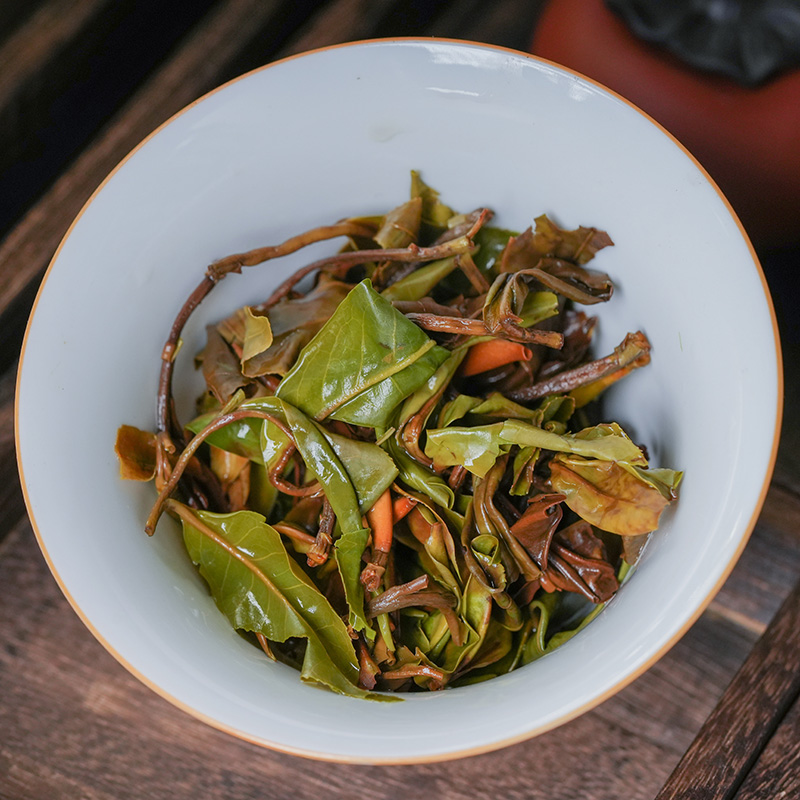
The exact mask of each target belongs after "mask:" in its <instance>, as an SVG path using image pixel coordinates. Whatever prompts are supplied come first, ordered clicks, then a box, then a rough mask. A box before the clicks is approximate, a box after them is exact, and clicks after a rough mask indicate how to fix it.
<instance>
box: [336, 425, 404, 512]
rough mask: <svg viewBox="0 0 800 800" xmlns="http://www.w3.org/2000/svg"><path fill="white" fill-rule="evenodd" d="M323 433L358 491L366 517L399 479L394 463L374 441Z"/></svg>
mask: <svg viewBox="0 0 800 800" xmlns="http://www.w3.org/2000/svg"><path fill="white" fill-rule="evenodd" d="M321 430H322V429H321ZM322 433H323V435H324V436H325V438H326V439H327V440H328V442H329V443H330V445H331V447H332V448H333V452H334V453H336V456H337V458H338V459H339V460H340V461H341V462H342V465H343V466H344V468H345V470H347V475H348V477H349V478H350V480H351V481H352V483H353V488H354V489H355V491H356V497H357V498H358V506H359V509H360V510H361V512H362V513H363V514H366V513H367V511H369V510H370V509H371V508H372V506H374V505H375V501H376V500H377V499H378V498H379V497H380V496H381V495H382V494H383V492H384V491H385V490H386V489H388V488H389V487H390V486H391V485H392V482H393V481H394V479H395V478H396V477H397V474H398V470H397V467H396V466H395V463H394V461H392V459H391V458H390V457H389V455H388V454H387V453H386V451H385V450H384V449H383V448H381V447H379V446H378V445H376V444H374V443H373V442H364V441H362V440H360V439H350V438H348V437H347V436H339V435H338V434H336V433H331V432H330V431H327V430H322Z"/></svg>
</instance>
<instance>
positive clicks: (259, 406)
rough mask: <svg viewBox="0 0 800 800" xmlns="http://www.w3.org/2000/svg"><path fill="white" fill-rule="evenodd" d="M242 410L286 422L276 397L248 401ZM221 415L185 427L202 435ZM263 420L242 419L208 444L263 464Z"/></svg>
mask: <svg viewBox="0 0 800 800" xmlns="http://www.w3.org/2000/svg"><path fill="white" fill-rule="evenodd" d="M239 409H241V410H247V409H251V410H255V411H263V412H265V413H267V414H273V415H274V416H276V417H278V418H280V419H282V418H283V407H282V406H281V403H280V401H278V400H276V399H275V398H274V397H258V398H253V399H251V400H245V401H244V402H243V403H242V404H241V405H240V406H239ZM218 415H219V411H212V412H209V413H208V414H202V415H200V416H199V417H196V418H195V419H193V420H192V421H191V422H190V423H188V424H187V425H186V427H187V428H188V429H189V430H190V431H191V432H192V433H200V431H202V430H203V429H204V428H205V427H206V426H207V425H208V424H209V423H210V422H212V421H213V420H214V419H216V417H217V416H218ZM263 424H264V420H263V419H258V418H255V417H253V418H251V419H242V420H237V421H236V422H231V423H230V424H229V425H226V426H225V427H224V428H220V429H219V430H218V431H214V433H212V434H211V435H210V436H209V437H208V438H207V439H206V441H207V442H208V443H209V444H211V445H214V447H219V448H220V449H221V450H227V451H228V452H229V453H236V455H240V456H245V457H247V458H249V459H250V460H251V461H255V462H257V463H259V464H263V463H264V454H263V447H262V441H261V429H262V427H263Z"/></svg>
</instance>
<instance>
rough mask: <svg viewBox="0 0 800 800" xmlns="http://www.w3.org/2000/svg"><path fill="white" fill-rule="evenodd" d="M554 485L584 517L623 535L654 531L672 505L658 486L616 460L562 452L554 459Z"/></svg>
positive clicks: (552, 481) (551, 481)
mask: <svg viewBox="0 0 800 800" xmlns="http://www.w3.org/2000/svg"><path fill="white" fill-rule="evenodd" d="M550 484H551V486H552V487H553V491H556V492H561V493H562V494H563V495H565V496H566V501H565V502H566V504H567V505H568V506H569V507H570V508H571V509H572V510H573V511H574V512H575V513H576V514H578V516H580V517H581V518H582V519H585V520H586V521H587V522H589V523H591V524H592V525H595V526H597V527H598V528H601V529H602V530H605V531H610V532H611V533H617V534H620V535H621V536H636V535H639V534H642V533H649V532H650V531H654V530H655V529H656V528H657V527H658V520H659V517H660V516H661V512H662V511H663V510H664V509H665V508H666V507H667V505H668V504H669V501H668V500H667V499H666V498H665V497H664V496H663V495H662V494H661V492H659V491H658V489H657V488H655V487H654V486H653V485H651V484H650V483H647V482H646V481H644V480H642V479H640V478H639V477H638V476H636V475H635V474H633V473H631V472H630V471H628V470H626V469H625V468H624V467H623V466H622V465H620V464H618V463H616V462H614V461H596V460H593V459H584V458H580V457H579V456H562V455H558V456H556V457H555V458H553V460H552V461H551V462H550Z"/></svg>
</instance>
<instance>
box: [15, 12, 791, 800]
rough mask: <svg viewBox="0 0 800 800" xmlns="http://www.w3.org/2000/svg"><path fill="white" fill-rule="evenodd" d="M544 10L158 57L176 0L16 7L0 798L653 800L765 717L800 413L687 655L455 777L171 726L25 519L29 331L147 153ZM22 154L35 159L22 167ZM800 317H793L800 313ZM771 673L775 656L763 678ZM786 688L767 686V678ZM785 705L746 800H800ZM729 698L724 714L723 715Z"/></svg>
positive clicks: (527, 26) (316, 33)
mask: <svg viewBox="0 0 800 800" xmlns="http://www.w3.org/2000/svg"><path fill="white" fill-rule="evenodd" d="M10 5H15V4H10ZM23 5H24V4H23ZM541 5H542V3H541V2H536V1H535V0H498V1H497V2H493V3H482V2H478V0H430V1H429V2H422V0H419V2H409V1H408V0H406V2H400V1H399V0H329V1H327V2H326V1H325V0H316V1H315V0H295V1H294V2H293V1H292V0H216V1H215V0H205V2H197V3H189V2H186V3H177V5H176V11H175V14H176V15H177V17H176V19H175V20H174V21H173V23H172V27H171V28H170V29H169V30H168V31H167V30H164V31H162V32H161V33H160V34H158V35H156V33H155V32H154V33H153V37H154V39H153V42H154V44H153V47H152V49H150V48H148V47H147V46H146V42H147V38H146V37H145V38H142V37H143V36H144V34H143V30H142V29H143V28H146V27H147V25H146V24H145V21H146V20H148V19H152V20H159V19H160V18H165V17H166V16H167V15H168V14H169V12H168V11H167V10H166V9H165V5H164V4H161V3H159V2H157V0H136V2H133V0H118V1H117V2H115V3H109V2H107V0H75V2H64V0H36V1H35V2H31V3H30V4H29V6H28V7H27V8H26V9H25V12H24V13H23V12H22V11H20V10H19V9H17V10H13V13H12V10H8V9H7V8H6V4H4V3H3V4H0V64H3V63H4V62H3V58H5V59H6V62H5V63H6V64H7V65H8V68H7V71H0V148H5V150H4V153H6V156H4V155H3V154H2V153H0V234H2V240H0V331H2V333H1V334H0V336H2V339H1V340H0V341H1V342H2V346H0V800H21V799H22V798H26V799H29V798H32V799H33V800H38V799H39V798H41V799H42V800H45V799H47V800H51V798H59V800H60V799H61V798H64V799H65V800H71V799H72V798H75V799H76V800H77V798H81V800H83V799H84V798H87V799H92V800H94V799H97V800H100V799H101V798H102V799H104V800H105V799H106V798H108V799H109V800H111V798H114V799H115V800H118V799H120V800H124V799H125V798H170V800H172V798H176V799H178V800H180V799H181V798H192V800H195V799H196V798H204V800H205V799H206V798H209V799H210V800H215V799H216V798H226V799H227V798H263V797H275V798H292V799H294V798H296V799H297V800H301V799H302V800H305V799H306V798H308V800H311V798H314V800H318V798H320V797H325V798H329V797H330V798H334V797H343V798H350V797H356V796H358V797H368V798H374V800H381V798H397V797H417V796H419V797H436V798H445V800H456V798H458V799H461V798H464V799H465V800H466V798H470V799H472V798H477V799H478V800H480V799H481V798H510V799H511V800H513V799H514V798H534V799H537V798H542V799H543V798H547V800H574V799H575V798H581V800H584V799H586V800H618V799H619V798H626V800H628V798H630V799H631V800H639V799H641V800H651V799H652V798H654V797H656V795H657V794H658V792H659V790H661V788H662V787H663V786H664V785H665V782H667V780H668V778H669V776H670V774H671V773H673V770H675V769H676V767H678V765H680V764H682V763H686V762H685V761H684V762H682V758H683V757H684V754H685V753H686V751H687V748H689V747H690V745H691V744H692V742H693V741H694V740H695V738H696V737H697V735H698V733H699V732H700V733H701V736H702V731H704V730H708V728H709V726H711V725H712V724H713V722H714V720H715V719H719V716H720V714H724V713H729V714H731V715H734V716H737V717H738V710H739V709H745V710H746V709H747V708H748V706H747V705H744V706H741V705H737V704H736V703H733V704H732V705H727V706H726V705H724V704H725V703H730V700H728V699H725V698H729V697H730V694H726V689H729V687H730V686H734V690H733V691H735V682H734V684H731V681H732V680H734V676H736V675H737V672H738V671H739V670H740V668H742V665H743V664H753V661H754V660H756V661H757V662H758V663H757V664H755V667H756V668H757V667H758V666H762V667H763V666H765V665H766V666H767V667H769V666H770V665H771V664H772V663H773V661H771V660H770V659H779V656H780V653H779V652H776V649H775V648H774V647H772V646H771V645H770V646H767V645H765V644H763V643H764V642H765V641H767V642H768V643H769V642H772V643H776V642H777V645H776V646H777V648H778V650H779V649H780V645H781V644H782V643H785V642H786V641H788V639H789V638H791V636H794V637H796V630H795V632H794V633H791V632H790V633H789V634H786V635H784V633H783V630H784V628H781V627H780V626H781V625H785V624H786V622H785V619H786V618H785V616H779V617H777V618H776V614H777V613H778V612H779V609H780V607H781V605H782V603H783V602H784V600H785V599H786V598H787V597H788V596H789V595H790V593H791V592H792V590H793V587H794V586H795V585H796V584H797V582H798V580H800V458H798V457H797V456H796V455H795V452H796V448H795V447H794V443H795V442H798V441H800V438H799V437H800V426H798V424H797V422H796V420H795V419H794V415H793V414H792V413H791V411H788V410H787V424H786V431H785V433H784V437H783V442H784V444H783V449H782V454H781V460H780V462H779V470H778V473H777V479H776V481H775V482H774V483H773V486H772V488H771V490H770V492H769V495H768V497H767V501H766V504H765V507H764V511H763V513H762V515H761V518H760V520H759V522H758V525H757V526H756V529H755V531H754V533H753V536H752V539H751V541H750V543H749V544H748V546H747V548H746V549H745V552H744V554H743V556H742V558H741V559H740V561H739V563H738V564H737V566H736V568H735V569H734V571H733V573H732V575H731V576H730V578H729V580H728V581H727V582H726V584H725V585H724V587H723V588H722V590H721V591H720V593H719V594H718V595H717V597H716V598H715V599H714V601H713V602H712V604H711V605H710V607H709V608H708V610H707V611H706V612H705V613H704V614H703V615H702V617H701V618H700V619H699V620H698V622H697V623H696V624H695V625H694V626H693V627H692V628H691V630H690V631H689V632H688V633H687V634H686V635H685V636H684V637H683V639H681V641H680V642H678V643H677V644H676V645H675V646H674V647H673V649H672V650H671V651H670V652H669V653H668V654H667V655H666V656H665V657H664V658H662V659H661V660H660V661H659V662H658V663H656V664H655V665H654V666H653V667H652V668H651V669H650V670H649V671H648V672H647V673H646V674H644V675H643V676H642V677H640V678H639V679H638V680H636V681H635V682H634V683H632V684H631V685H630V686H628V687H627V688H625V689H624V690H623V691H621V692H620V693H619V694H617V695H616V696H614V697H613V698H611V699H610V700H608V701H606V702H605V703H603V704H602V705H601V706H599V707H598V708H596V709H595V710H593V711H591V712H589V713H587V714H585V715H583V716H581V717H580V718H578V719H576V720H574V721H572V722H570V723H568V724H566V725H564V726H562V727H560V728H558V729H556V730H555V731H552V732H550V733H548V734H546V735H543V736H540V737H538V738H536V739H534V740H531V741H529V742H525V743H522V744H518V745H515V746H513V747H508V748H505V749H503V750H500V751H498V752H495V753H491V754H487V755H483V756H476V757H473V758H468V759H464V760H461V761H455V762H446V763H442V764H429V765H420V766H405V767H355V766H346V765H336V764H323V763H316V762H312V761H308V760H304V759H300V758H297V757H293V756H288V755H283V754H280V753H275V752H271V751H268V750H264V749H260V748H258V747H255V746H252V745H249V744H247V743H244V742H241V741H239V740H238V739H235V738H233V737H230V736H228V735H225V734H223V733H220V732H218V731H216V730H214V729H212V728H210V727H208V726H206V725H204V724H202V723H200V722H198V721H196V720H195V719H194V718H192V717H190V716H189V715H187V714H186V713H184V712H182V711H180V710H178V709H176V708H174V707H173V706H171V705H170V704H169V703H167V702H166V701H165V700H163V699H161V698H160V697H159V696H157V695H156V694H154V693H153V692H151V691H150V690H149V689H147V688H146V687H145V686H143V685H142V684H140V683H139V682H138V681H137V680H136V679H135V678H133V677H132V676H131V675H130V674H129V673H128V672H127V671H126V670H125V669H123V668H122V667H121V666H120V665H119V664H117V663H116V661H115V660H114V659H113V658H112V657H111V656H110V655H109V654H108V653H106V651H105V650H104V649H103V648H102V646H101V645H100V644H99V643H98V642H97V641H95V639H94V638H93V637H92V636H91V634H90V633H89V632H88V631H87V630H86V629H85V628H84V626H83V624H82V623H81V622H80V620H79V618H78V617H77V615H76V614H75V613H74V612H73V610H72V609H71V608H70V606H69V604H68V603H67V601H66V600H65V599H64V597H63V596H62V594H61V592H60V591H59V589H58V587H57V585H56V583H55V581H54V580H53V578H52V576H51V575H50V573H49V571H48V569H47V566H46V564H45V562H44V559H43V557H42V556H41V554H40V552H39V550H38V548H37V545H36V542H35V538H34V536H33V533H32V531H31V528H30V525H29V523H28V521H27V517H26V515H25V510H24V506H23V502H22V495H21V491H20V489H19V483H18V477H17V473H16V467H15V462H14V443H13V430H12V426H13V390H14V382H15V371H16V359H17V356H18V352H19V345H20V343H21V341H22V335H23V332H24V326H25V321H26V318H27V315H28V312H29V309H30V307H31V304H32V302H33V299H34V296H35V292H36V290H37V287H38V285H39V282H40V280H41V278H42V275H43V274H44V271H45V269H46V267H47V264H48V262H49V260H50V258H51V257H52V255H53V253H54V251H55V249H56V247H57V246H58V243H59V241H60V240H61V238H62V237H63V235H64V233H65V232H66V230H67V229H68V227H69V224H70V222H71V221H72V219H73V218H74V217H75V215H76V214H77V213H78V211H79V210H80V208H81V207H82V205H83V204H84V203H85V201H86V200H87V198H88V197H89V196H90V195H91V193H92V192H93V191H94V189H95V188H96V187H97V185H98V184H99V183H100V182H101V181H102V180H103V178H104V177H105V176H106V174H107V173H108V172H109V171H110V170H111V169H113V167H114V166H115V165H116V164H117V163H118V162H119V160H120V159H121V158H123V157H124V156H125V154H126V153H127V152H128V151H130V149H131V148H133V147H134V146H135V145H136V144H137V143H138V142H139V141H140V140H141V139H142V138H143V137H144V136H146V135H147V134H148V133H150V131H152V130H153V129H154V128H155V127H157V126H158V125H159V124H160V123H161V122H163V121H164V120H165V119H167V118H168V117H169V116H170V115H171V114H173V113H175V112H176V111H177V110H179V109H180V108H181V107H183V106H184V105H186V104H187V103H189V102H191V101H192V100H194V99H195V98H196V97H198V96H200V95H201V94H203V93H204V92H206V91H208V90H209V89H211V88H213V87H214V86H216V85H218V84H219V83H221V82H223V81H225V80H228V79H229V78H231V77H234V76H235V75H236V74H239V73H241V72H243V71H245V70H247V69H251V68H253V67H256V66H259V65H261V64H263V63H267V62H269V61H270V60H273V59H275V58H278V57H281V56H283V55H288V54H291V53H295V52H300V51H303V50H307V49H311V48H314V47H320V46H324V45H327V44H332V43H338V42H345V41H350V40H354V39H359V38H370V37H384V36H400V35H404V36H405V35H425V36H430V35H436V36H445V37H453V38H465V39H475V40H480V41H487V42H492V43H496V44H501V45H505V46H509V47H515V48H524V47H526V45H527V42H528V41H529V39H530V32H531V29H532V27H533V25H534V24H535V20H536V17H537V14H538V12H539V10H540V7H541ZM112 6H113V8H112ZM109 41H113V42H117V43H119V48H120V49H119V51H118V53H122V52H124V57H125V66H124V68H123V67H122V66H120V76H119V85H117V84H116V83H115V81H114V80H113V77H114V76H113V75H112V76H110V77H109V76H108V75H105V74H102V75H101V74H98V73H97V69H100V68H98V67H97V66H96V65H97V64H101V65H109V64H113V63H114V54H113V53H112V54H111V55H109V54H108V53H107V52H105V48H106V47H107V46H108V42H109ZM143 42H144V43H145V45H144V46H143V44H142V43H143ZM156 45H157V46H156ZM9 54H11V55H9ZM14 54H19V55H18V56H15V55H14ZM101 72H102V69H101ZM123 73H124V74H123ZM81 82H83V83H84V84H86V85H87V86H89V87H93V89H91V90H90V89H87V88H86V86H84V88H83V90H82V91H83V94H81V93H80V92H78V91H77V89H76V88H75V87H76V84H78V83H81ZM91 97H94V98H95V101H94V102H90V99H89V98H91ZM64 98H68V99H67V100H65V99H64ZM70 98H71V99H70ZM59 103H61V104H62V105H61V106H59ZM82 103H83V104H85V105H82ZM84 112H85V115H86V119H81V116H82V115H83V114H84ZM92 114H94V116H93V117H92V116H91V115H92ZM51 115H57V116H56V118H57V119H58V120H59V122H58V125H57V126H56V129H57V128H58V127H59V126H60V127H61V128H63V131H64V137H63V141H61V140H60V139H59V137H58V136H55V135H50V136H49V138H48V137H47V136H44V134H42V136H41V141H39V144H38V145H37V147H32V145H31V141H36V138H37V136H38V135H39V133H41V132H42V131H43V130H44V129H45V128H46V127H47V125H48V119H49V118H50V116H51ZM58 115H60V116H58ZM73 118H74V119H73ZM70 119H73V121H72V122H70ZM37 148H38V150H37ZM10 153H16V154H17V155H15V156H12V155H8V154H10ZM20 153H22V154H27V155H26V156H25V158H22V159H21V158H20V157H19V154H20ZM4 158H6V160H5V161H4ZM23 162H24V163H23ZM23 169H24V170H25V171H26V175H28V177H26V178H25V182H24V183H25V186H26V187H27V188H26V189H25V191H24V192H23V191H21V192H20V193H19V194H18V196H16V197H15V196H14V194H13V192H12V191H11V188H6V189H4V187H12V186H13V185H14V180H15V176H19V175H21V174H22V172H21V170H23ZM3 203H6V204H7V205H6V207H5V208H6V211H5V212H4V211H3ZM4 220H5V222H4ZM762 258H763V261H764V264H765V268H766V271H767V276H768V278H769V279H770V281H771V282H773V284H774V285H776V286H778V287H780V290H781V296H782V297H784V298H786V297H790V296H791V292H792V291H793V290H794V288H795V287H796V278H794V277H793V276H794V275H795V273H796V269H795V268H796V266H797V264H798V257H797V254H796V253H794V254H792V253H780V254H762ZM793 307H794V304H788V303H786V308H787V309H789V312H790V311H791V308H793ZM779 311H780V309H779ZM782 324H783V328H784V343H785V346H786V347H787V352H792V353H794V352H795V350H793V349H792V348H794V347H795V346H796V344H797V343H796V342H795V340H794V338H793V337H794V333H793V331H794V329H793V328H792V323H791V316H790V313H788V312H787V313H783V314H782ZM787 331H788V334H787V333H786V332H787ZM787 371H788V375H787V390H788V391H789V392H790V393H792V392H794V391H795V390H794V389H793V388H792V387H795V386H799V385H800V381H798V380H797V372H798V371H797V363H796V359H794V358H792V359H791V361H789V360H787ZM791 396H792V397H794V395H793V394H791ZM773 619H777V622H776V623H775V626H773V627H771V626H770V623H771V622H772V620H773ZM781 620H784V621H783V622H781ZM762 635H764V638H763V639H761V644H760V645H756V643H757V642H758V641H759V637H761V636H762ZM756 646H758V647H760V648H761V649H760V650H754V649H753V648H754V647H756ZM762 651H763V652H762ZM752 653H757V654H758V655H757V656H751V661H749V662H748V661H747V659H748V655H750V654H752ZM775 663H777V662H775ZM743 669H748V667H745V668H743ZM741 674H742V673H739V675H741ZM776 674H777V673H773V672H770V675H771V677H770V679H769V680H770V681H774V680H776V678H775V675H776ZM784 678H786V675H784ZM739 680H740V681H741V680H743V679H741V678H740V679H739ZM771 685H772V684H770V686H771ZM769 688H770V687H769V686H761V685H758V686H756V687H755V689H754V691H756V690H757V691H761V692H762V694H761V695H758V696H760V697H762V698H763V702H762V703H761V704H760V705H759V706H758V709H757V710H758V711H759V712H763V714H764V716H765V717H768V718H769V722H768V724H767V725H766V726H765V727H762V728H761V734H760V736H759V741H758V744H757V745H754V744H753V738H752V737H751V738H749V739H748V738H746V739H745V740H744V744H743V745H742V747H743V750H742V752H739V751H737V752H736V753H734V756H732V757H731V758H735V759H738V762H737V763H741V764H744V767H743V768H742V769H741V770H740V772H739V773H737V783H736V784H735V788H736V789H737V790H738V794H736V795H735V796H736V798H737V800H754V798H766V797H770V798H773V797H775V798H777V797H786V798H792V797H798V796H800V788H799V787H800V783H799V781H800V778H798V776H799V775H800V753H799V752H798V741H799V740H800V730H799V728H800V711H798V705H797V703H796V702H795V703H794V705H792V704H791V702H790V700H791V697H790V694H791V692H790V691H788V690H787V692H784V694H783V695H782V696H783V700H782V701H781V700H776V695H775V693H774V692H773V693H770V691H768V690H769ZM752 696H753V697H755V696H756V695H755V694H753V695H752ZM721 698H723V700H722V703H723V705H721V706H720V707H719V708H721V709H723V710H722V711H720V710H719V708H718V709H717V711H715V710H714V709H715V706H716V705H717V703H718V701H720V699H721ZM726 709H727V712H726ZM723 719H724V717H723ZM704 725H705V728H704ZM707 739H708V743H707V744H706V745H705V746H706V747H707V748H708V749H707V750H706V751H704V752H707V753H708V757H707V759H706V760H705V761H704V760H703V759H701V760H700V761H701V762H702V766H696V767H693V768H692V769H691V770H688V771H687V773H686V780H685V782H684V783H683V784H681V786H682V789H683V791H684V793H683V794H681V795H671V796H676V797H677V796H681V797H687V798H694V797H701V796H702V795H700V794H697V793H696V790H699V788H700V783H699V779H700V777H701V775H702V769H704V768H705V769H707V768H708V764H712V765H713V764H715V763H717V762H715V761H714V759H715V758H723V757H725V756H719V755H715V754H716V753H724V752H725V751H724V750H721V749H717V750H715V749H714V748H715V746H717V745H723V744H725V742H726V739H725V736H724V735H716V736H712V737H710V738H709V737H707ZM690 757H691V751H690V753H689V755H687V758H690ZM678 768H679V769H680V767H678ZM723 771H724V770H723ZM733 785H734V784H732V783H730V782H728V784H727V786H733ZM782 792H783V793H785V794H783V795H782V794H781V793H782ZM711 796H715V797H716V795H709V797H711ZM720 796H727V795H720Z"/></svg>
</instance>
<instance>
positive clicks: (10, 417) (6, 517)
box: [0, 368, 25, 542]
mask: <svg viewBox="0 0 800 800" xmlns="http://www.w3.org/2000/svg"><path fill="white" fill-rule="evenodd" d="M15 378H16V369H13V368H12V369H9V370H8V371H7V372H5V373H4V374H2V375H0V542H2V541H3V538H4V536H5V534H6V531H8V530H10V529H11V528H12V527H13V526H14V525H16V523H17V522H18V521H19V519H20V518H21V517H22V516H23V515H24V514H25V506H24V503H23V500H22V491H21V489H20V485H19V476H18V475H17V467H16V458H15V449H14V384H15Z"/></svg>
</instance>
